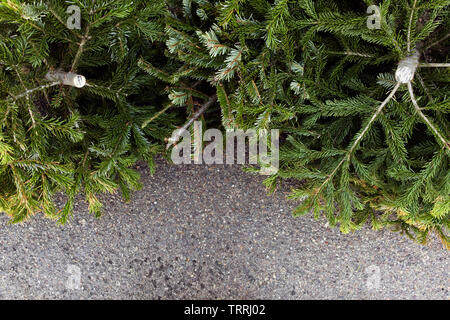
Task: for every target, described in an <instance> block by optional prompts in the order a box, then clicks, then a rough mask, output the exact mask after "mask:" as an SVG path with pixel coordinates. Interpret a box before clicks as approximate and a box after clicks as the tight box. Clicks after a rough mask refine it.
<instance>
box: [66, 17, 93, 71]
mask: <svg viewBox="0 0 450 320" xmlns="http://www.w3.org/2000/svg"><path fill="white" fill-rule="evenodd" d="M89 27H90V26H87V27H86V33H85V34H84V36H83V37H82V38H81V41H80V45H79V47H78V51H77V53H76V55H75V58H74V59H73V63H72V68H70V71H72V72H75V71H76V68H77V66H78V62H79V61H80V58H81V55H82V54H83V51H84V46H85V45H86V42H87V41H88V39H89V38H88V37H89Z"/></svg>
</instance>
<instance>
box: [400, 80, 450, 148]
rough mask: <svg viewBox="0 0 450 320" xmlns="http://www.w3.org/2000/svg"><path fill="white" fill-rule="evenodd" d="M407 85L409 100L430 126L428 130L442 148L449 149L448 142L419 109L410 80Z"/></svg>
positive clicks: (449, 144)
mask: <svg viewBox="0 0 450 320" xmlns="http://www.w3.org/2000/svg"><path fill="white" fill-rule="evenodd" d="M407 85H408V91H409V96H410V98H411V101H412V103H413V105H414V108H415V109H416V112H417V113H418V114H419V116H420V117H421V118H422V119H423V121H424V122H425V124H426V125H427V126H428V128H430V130H431V131H432V132H433V133H434V135H435V136H436V137H437V138H438V142H439V143H441V144H442V145H443V147H444V148H447V150H449V151H450V143H449V142H448V141H447V140H446V139H445V138H444V137H443V136H442V135H441V134H440V133H439V131H438V130H437V129H436V128H435V126H434V125H433V124H432V123H431V121H430V119H428V118H427V116H426V115H425V114H424V113H423V112H422V110H421V109H420V107H419V104H418V103H417V100H416V97H415V96H414V90H413V87H412V84H411V82H408V84H407Z"/></svg>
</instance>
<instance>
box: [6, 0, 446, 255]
mask: <svg viewBox="0 0 450 320" xmlns="http://www.w3.org/2000/svg"><path fill="white" fill-rule="evenodd" d="M1 3H2V5H1V6H0V19H1V20H0V21H1V22H0V26H1V29H0V36H1V43H0V67H1V68H0V103H1V104H0V116H1V122H0V125H1V128H2V130H1V131H0V165H1V169H0V183H1V185H2V189H1V191H0V209H2V210H4V211H6V212H8V213H9V214H11V215H12V216H13V217H14V220H15V221H19V220H22V219H23V218H25V217H27V216H29V215H30V214H32V213H34V212H37V211H40V210H41V209H44V212H45V213H46V214H48V215H49V216H58V217H60V219H62V220H65V219H66V216H67V214H68V213H69V212H70V209H71V206H72V201H73V196H74V195H75V194H76V193H78V192H80V191H83V192H84V193H85V194H86V197H87V199H88V200H89V202H90V204H91V209H92V210H93V211H94V212H99V209H100V206H101V205H100V203H99V202H98V200H97V198H96V193H98V192H104V191H111V192H112V191H113V190H115V189H117V188H118V187H120V188H121V189H122V191H123V193H124V195H126V196H127V197H128V196H129V190H130V189H135V188H137V187H138V177H137V176H136V173H135V172H134V171H133V170H131V169H129V167H130V166H131V165H132V164H133V163H134V162H135V161H136V160H137V159H139V158H144V159H146V160H148V161H150V162H151V159H152V155H154V154H155V153H156V152H158V151H159V150H162V148H163V143H158V141H159V142H163V139H164V137H166V138H167V137H169V136H170V131H171V130H172V129H173V128H174V126H175V125H177V126H179V125H182V124H183V122H185V121H187V120H188V118H189V117H191V116H192V115H193V114H194V113H195V112H196V111H197V110H198V109H199V108H200V107H201V106H202V105H203V104H204V103H206V102H207V101H211V99H216V98H217V103H216V104H215V106H216V108H210V111H208V112H209V113H208V114H204V115H203V116H202V117H203V119H204V120H205V121H206V123H207V124H208V123H214V124H216V123H217V121H220V123H221V124H222V125H223V128H224V129H243V130H247V129H254V128H256V129H258V130H260V129H280V130H281V132H282V142H283V143H282V147H281V153H280V160H281V163H280V170H279V172H278V173H277V174H275V175H273V176H270V177H269V178H268V179H267V180H266V181H265V183H266V185H267V186H268V187H269V189H271V190H274V189H275V188H276V186H277V185H278V184H279V183H280V182H282V181H283V179H286V178H295V179H298V180H301V181H302V182H303V184H302V187H301V188H299V189H295V190H293V191H292V193H291V197H292V198H294V199H302V200H303V202H302V205H301V206H300V207H298V208H297V209H296V211H295V215H301V214H305V213H308V212H311V211H312V212H313V214H314V216H315V217H317V218H319V216H320V215H322V214H323V215H325V216H326V218H327V219H328V221H329V224H330V225H331V226H335V225H339V227H340V229H341V231H342V232H349V231H352V230H356V229H358V228H360V227H361V226H362V225H364V224H365V223H366V222H367V221H370V222H371V224H372V225H373V227H374V228H381V227H384V226H391V227H392V228H393V229H394V230H399V231H402V232H404V233H406V234H407V235H409V236H411V237H412V238H414V239H416V240H417V241H419V242H425V241H426V239H427V236H428V235H429V234H430V233H431V232H435V233H436V234H437V235H439V236H440V238H441V239H442V241H443V243H444V245H445V246H447V247H448V246H449V239H448V228H449V221H450V220H449V215H450V199H449V194H450V171H449V155H450V151H449V150H450V144H449V130H450V127H449V119H448V113H449V109H450V108H449V106H450V103H449V102H448V96H449V94H450V88H449V80H450V73H449V70H450V69H449V67H448V55H449V52H448V48H449V39H448V34H449V31H450V19H449V18H450V10H449V8H450V1H449V0H431V1H426V0H402V1H388V0H384V1H369V0H366V1H362V0H361V1H350V0H316V1H313V0H275V1H268V0H224V1H212V0H210V1H208V0H166V1H163V0H161V1H111V0H109V1H93V0H91V1H88V0H85V1H73V4H77V5H79V6H80V7H81V8H82V16H83V27H82V29H81V30H80V31H78V30H75V31H74V30H68V29H67V28H66V26H65V25H64V21H65V20H66V15H65V13H64V10H65V9H64V8H65V7H66V5H67V4H61V2H60V1H43V2H36V1H34V2H33V1H16V0H14V1H13V0H3V1H2V2H1ZM71 3H72V2H71ZM371 5H377V6H378V8H379V9H380V27H379V28H375V29H374V28H369V27H368V24H367V21H368V19H370V17H369V15H370V14H367V8H368V7H369V6H371ZM416 49H417V50H418V52H419V54H420V59H419V61H420V64H419V67H418V69H417V71H416V73H415V77H414V80H413V81H412V82H411V83H408V84H399V83H397V81H396V78H395V72H396V69H397V66H398V64H399V62H400V61H401V60H402V59H404V58H406V57H408V56H410V55H411V54H413V53H414V52H415V50H416ZM430 64H431V65H430ZM56 68H62V69H64V70H66V71H68V70H72V71H77V72H79V73H82V74H83V75H85V76H86V78H87V79H88V85H87V86H86V87H85V88H82V89H75V88H67V87H64V86H61V85H57V86H53V87H48V88H42V86H43V85H45V84H46V83H47V84H48V82H45V81H44V80H43V79H44V76H45V73H46V72H47V71H48V70H49V69H56ZM144 71H145V72H144ZM31 88H39V89H37V90H36V91H33V92H29V91H28V93H27V90H30V89H31ZM149 88H151V89H150V90H149ZM180 111H183V112H180ZM183 113H185V115H186V119H180V114H183ZM57 190H65V191H66V192H68V194H69V201H68V203H67V205H66V207H65V209H64V211H63V212H55V211H54V207H53V204H52V201H51V196H52V194H53V193H54V192H55V191H57Z"/></svg>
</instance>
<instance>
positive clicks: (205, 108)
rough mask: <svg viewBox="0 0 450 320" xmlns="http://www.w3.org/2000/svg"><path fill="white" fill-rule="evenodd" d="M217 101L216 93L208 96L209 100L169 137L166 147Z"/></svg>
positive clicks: (176, 140)
mask: <svg viewBox="0 0 450 320" xmlns="http://www.w3.org/2000/svg"><path fill="white" fill-rule="evenodd" d="M216 101H217V94H214V95H213V96H211V97H210V98H209V100H208V101H207V102H206V103H205V104H204V105H203V106H202V107H201V108H200V109H199V110H198V111H197V112H196V113H195V114H194V115H193V116H192V117H191V119H189V121H188V122H186V123H185V124H184V126H182V127H181V128H180V129H178V130H176V131H175V133H174V134H173V135H172V137H170V138H169V140H168V143H167V146H166V149H169V148H170V147H171V146H172V145H174V144H175V143H177V142H178V140H179V139H180V137H181V134H182V133H183V131H185V130H187V129H189V127H190V126H191V125H192V123H194V121H195V120H197V119H198V118H200V116H201V115H202V114H203V113H204V112H205V111H206V110H207V109H208V108H209V107H210V106H212V105H213V104H214V103H215V102H216Z"/></svg>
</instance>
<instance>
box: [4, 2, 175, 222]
mask: <svg viewBox="0 0 450 320" xmlns="http://www.w3.org/2000/svg"><path fill="white" fill-rule="evenodd" d="M75 4H76V6H70V4H66V3H64V2H61V1H45V2H35V1H18V0H2V1H1V2H0V128H1V130H0V185H1V189H0V211H5V212H7V213H8V214H9V215H10V216H11V217H12V221H13V222H18V221H22V220H24V219H26V218H27V217H29V216H31V215H33V214H35V213H38V212H44V213H45V215H46V216H48V217H51V218H54V219H58V220H59V221H60V222H64V221H66V220H67V217H68V216H69V214H70V213H71V212H72V207H73V201H74V197H75V195H76V194H78V193H81V192H82V193H84V194H85V196H86V199H87V201H88V202H89V210H90V211H91V212H93V213H95V214H96V215H99V214H100V210H101V206H102V205H101V202H100V201H99V199H98V197H97V195H98V194H99V193H102V192H113V191H115V190H117V189H119V188H120V190H121V191H122V193H123V195H124V196H125V198H126V199H129V196H130V191H131V190H133V189H137V188H139V186H140V182H139V174H138V172H137V171H135V170H132V169H131V168H130V166H132V165H133V164H134V163H135V162H136V161H137V160H138V159H144V160H146V161H148V163H149V165H150V167H151V168H152V167H153V155H154V154H155V153H156V152H157V151H158V150H159V149H160V148H161V147H160V145H161V143H160V141H162V139H163V138H164V137H165V136H166V135H168V134H169V133H170V132H171V130H172V128H171V123H172V122H175V121H174V119H173V116H168V115H166V114H164V113H162V112H161V110H162V107H161V104H162V103H163V101H164V97H163V96H162V95H163V90H162V89H161V85H160V84H159V83H158V82H157V81H154V79H152V78H151V77H149V76H148V75H146V74H145V73H144V72H142V71H141V70H140V69H139V68H138V67H137V58H138V57H139V56H144V57H147V58H150V59H154V60H155V61H156V60H158V57H160V56H161V53H160V52H161V46H158V44H156V45H154V44H153V41H154V40H155V39H157V38H158V37H160V36H161V34H162V33H163V30H164V24H163V21H162V18H163V17H164V16H165V11H166V8H165V6H164V3H163V1H152V2H151V3H148V1H131V0H130V1H122V0H120V1H87V2H75ZM150 118H153V121H152V122H151V123H150V124H149V125H147V126H146V128H145V129H142V128H141V126H142V124H143V122H145V121H146V120H148V119H150ZM57 191H65V193H66V194H67V196H68V200H67V203H66V204H65V206H64V208H63V209H62V210H59V209H58V208H56V206H55V204H54V201H53V196H54V194H55V192H57Z"/></svg>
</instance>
